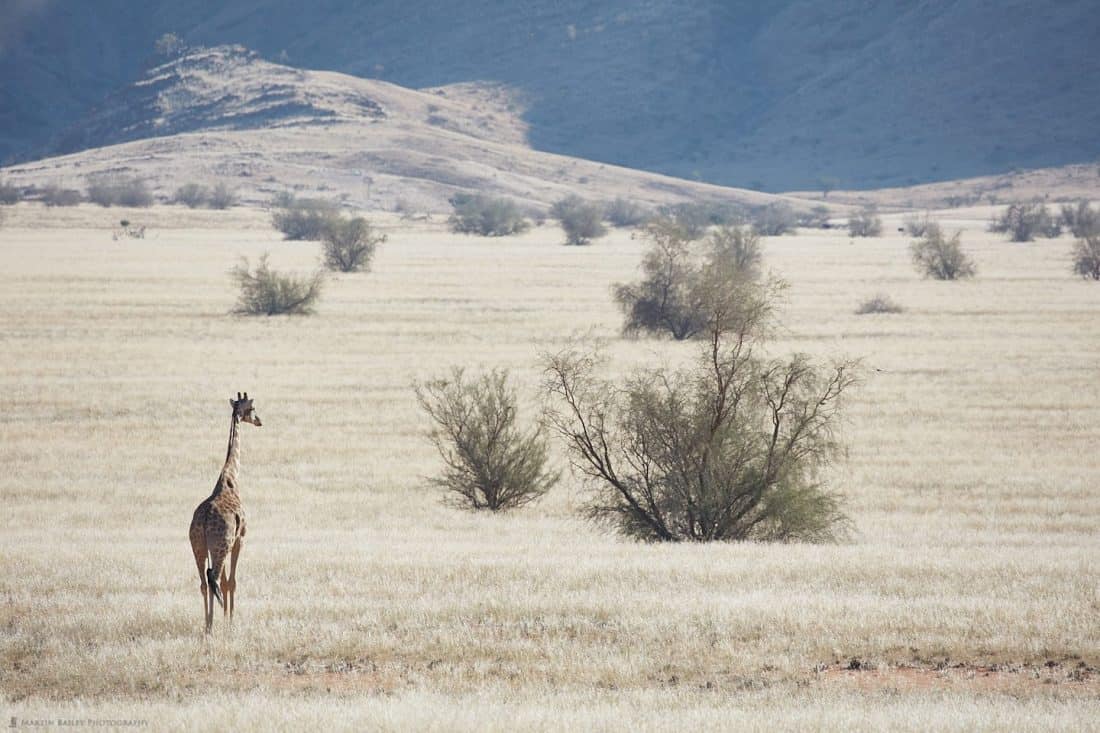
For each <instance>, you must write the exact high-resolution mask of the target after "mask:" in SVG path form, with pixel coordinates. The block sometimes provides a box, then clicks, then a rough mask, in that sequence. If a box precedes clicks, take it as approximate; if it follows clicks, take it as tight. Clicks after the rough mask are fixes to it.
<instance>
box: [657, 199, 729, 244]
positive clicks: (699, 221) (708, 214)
mask: <svg viewBox="0 0 1100 733" xmlns="http://www.w3.org/2000/svg"><path fill="white" fill-rule="evenodd" d="M658 213H659V214H660V215H661V216H663V217H665V218H668V219H672V220H673V221H675V222H676V224H677V226H679V227H680V229H681V230H682V231H683V232H684V233H685V234H687V236H688V237H689V238H691V239H702V237H703V235H704V234H706V233H707V229H709V228H710V227H712V226H732V225H738V224H743V223H744V222H745V219H746V210H745V208H744V207H743V206H739V205H737V204H729V203H719V202H716V201H707V202H697V203H685V204H675V205H673V206H662V207H661V208H660V209H659V211H658Z"/></svg>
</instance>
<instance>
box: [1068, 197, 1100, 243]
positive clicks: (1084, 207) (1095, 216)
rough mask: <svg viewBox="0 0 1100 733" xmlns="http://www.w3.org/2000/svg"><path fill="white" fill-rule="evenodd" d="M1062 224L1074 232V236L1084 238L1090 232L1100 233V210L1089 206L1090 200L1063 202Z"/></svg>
mask: <svg viewBox="0 0 1100 733" xmlns="http://www.w3.org/2000/svg"><path fill="white" fill-rule="evenodd" d="M1060 218H1061V224H1062V226H1064V227H1065V228H1066V229H1069V230H1070V231H1071V232H1073V236H1075V237H1077V238H1078V239H1084V238H1085V237H1087V236H1088V235H1090V234H1100V211H1096V210H1094V209H1093V208H1092V207H1091V206H1089V202H1088V201H1078V202H1077V204H1076V205H1075V204H1062V213H1061V217H1060Z"/></svg>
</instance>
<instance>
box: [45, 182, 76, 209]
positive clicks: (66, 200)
mask: <svg viewBox="0 0 1100 733" xmlns="http://www.w3.org/2000/svg"><path fill="white" fill-rule="evenodd" d="M41 200H42V203H44V204H45V205H46V206H76V205H78V204H79V203H80V202H81V201H83V200H84V197H83V196H82V195H81V193H80V191H77V190H76V189H74V188H62V187H61V186H60V185H58V184H56V183H51V184H50V185H48V186H46V187H45V188H43V189H42V195H41Z"/></svg>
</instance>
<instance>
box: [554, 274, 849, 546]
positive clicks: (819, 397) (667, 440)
mask: <svg viewBox="0 0 1100 733" xmlns="http://www.w3.org/2000/svg"><path fill="white" fill-rule="evenodd" d="M762 296H763V290H762V289H760V288H759V286H757V288H756V289H755V294H754V298H753V299H752V301H751V303H749V302H745V303H743V305H746V306H749V307H743V308H739V309H738V313H739V314H740V315H739V317H738V318H737V319H734V320H729V319H726V318H723V317H715V318H710V319H708V328H707V333H706V336H707V338H706V345H705V347H704V348H703V349H702V353H701V358H700V359H699V361H698V362H697V364H696V366H695V367H694V368H688V369H684V370H679V371H673V370H670V369H665V368H658V369H645V370H641V371H638V372H635V373H634V374H633V375H631V376H629V377H627V378H626V379H624V380H622V381H620V382H617V383H613V382H610V381H608V380H605V379H601V378H599V377H598V376H597V375H596V371H597V369H598V366H599V362H598V360H597V359H596V358H595V357H593V356H591V355H589V354H585V353H582V352H579V351H576V350H572V351H565V352H562V353H559V354H557V355H554V356H550V357H547V359H546V374H547V380H546V387H547V389H548V391H549V392H550V393H551V394H552V395H554V396H555V397H556V398H557V403H558V407H557V408H556V409H552V410H551V411H550V412H549V413H548V419H549V422H550V424H551V425H552V426H553V427H554V428H555V430H556V431H557V432H558V433H559V434H560V435H561V436H562V437H563V438H564V439H565V442H566V445H567V446H568V448H569V452H570V455H571V457H572V460H573V465H574V466H575V467H576V468H577V469H578V470H579V472H580V473H581V474H583V475H584V476H585V477H586V478H587V479H588V480H589V484H590V487H591V489H592V495H591V498H590V500H589V502H588V504H587V511H588V515H589V517H591V518H593V519H597V520H605V521H607V522H609V523H611V524H612V525H613V526H614V527H615V528H616V529H618V531H619V532H621V533H622V534H624V535H627V536H629V537H632V538H635V539H639V540H648V541H695V542H705V541H739V540H759V541H779V542H782V541H805V542H825V541H832V540H836V539H838V538H839V537H841V536H843V534H844V533H845V529H846V526H847V521H848V520H847V518H846V516H845V514H844V512H843V511H842V508H841V502H840V500H839V498H838V497H837V496H836V495H834V494H832V493H830V492H828V491H826V490H825V489H823V488H822V486H821V484H820V482H819V477H820V473H821V470H822V469H823V468H825V467H827V466H828V465H829V463H830V461H831V460H832V458H833V457H834V456H835V455H836V454H837V453H838V451H839V450H840V449H841V445H840V443H839V441H838V439H837V437H836V424H837V419H838V416H839V400H840V397H841V395H842V394H843V393H844V392H845V391H847V389H848V388H849V387H850V386H851V385H852V384H853V373H854V366H855V365H854V364H853V363H850V362H842V363H838V364H836V365H834V366H832V367H831V368H819V367H815V366H813V365H812V364H811V363H810V362H809V360H808V359H807V358H806V357H805V356H801V355H797V356H794V357H792V358H791V359H789V360H785V361H764V360H762V359H759V358H757V357H756V356H754V354H753V348H754V344H755V342H756V340H757V337H758V335H759V334H760V333H761V332H763V331H765V330H766V329H767V321H769V320H770V318H771V306H770V303H769V302H768V300H767V299H766V298H764V297H762Z"/></svg>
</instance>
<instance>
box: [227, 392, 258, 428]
mask: <svg viewBox="0 0 1100 733" xmlns="http://www.w3.org/2000/svg"><path fill="white" fill-rule="evenodd" d="M229 404H230V405H232V407H233V417H234V418H236V420H237V421H238V422H247V423H252V424H253V425H255V426H256V427H260V426H261V425H263V423H262V422H260V416H259V415H257V414H256V408H254V407H253V406H252V400H250V399H248V392H245V393H244V394H243V395H242V394H241V393H240V392H238V393H237V399H235V400H234V399H230V400H229Z"/></svg>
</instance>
